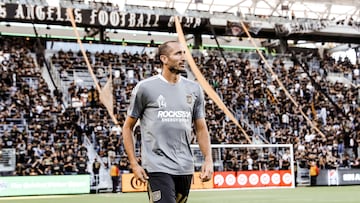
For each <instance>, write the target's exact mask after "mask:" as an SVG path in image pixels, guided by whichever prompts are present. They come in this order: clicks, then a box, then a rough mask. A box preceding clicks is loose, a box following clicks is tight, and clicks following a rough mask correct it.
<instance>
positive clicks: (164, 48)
mask: <svg viewBox="0 0 360 203" xmlns="http://www.w3.org/2000/svg"><path fill="white" fill-rule="evenodd" d="M170 43H179V42H178V41H175V40H171V41H166V42H164V43H162V44H161V45H160V46H159V47H158V51H157V58H158V59H159V61H160V64H161V65H163V62H162V61H161V59H160V56H161V55H167V54H168V53H169V51H170V46H169V44H170Z"/></svg>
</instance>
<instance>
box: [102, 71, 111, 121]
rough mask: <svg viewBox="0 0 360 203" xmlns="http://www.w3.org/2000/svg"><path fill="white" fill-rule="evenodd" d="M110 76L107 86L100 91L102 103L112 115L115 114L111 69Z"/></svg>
mask: <svg viewBox="0 0 360 203" xmlns="http://www.w3.org/2000/svg"><path fill="white" fill-rule="evenodd" d="M109 72H110V76H109V79H108V80H107V82H106V84H105V86H104V87H103V88H102V89H101V91H100V101H101V103H102V104H103V105H104V106H105V107H106V109H107V110H108V112H109V113H110V115H113V114H114V101H113V88H112V74H111V67H110V71H109Z"/></svg>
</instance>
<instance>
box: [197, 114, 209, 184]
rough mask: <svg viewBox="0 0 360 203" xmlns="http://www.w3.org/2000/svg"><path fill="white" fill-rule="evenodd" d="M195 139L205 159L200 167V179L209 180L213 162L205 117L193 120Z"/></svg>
mask: <svg viewBox="0 0 360 203" xmlns="http://www.w3.org/2000/svg"><path fill="white" fill-rule="evenodd" d="M194 124H195V131H196V137H197V141H198V143H199V147H200V150H201V152H202V154H203V156H204V157H205V161H204V163H203V165H202V167H201V175H200V179H201V180H202V181H204V182H205V181H209V180H211V177H212V174H213V172H214V164H213V159H212V154H211V145H210V136H209V131H208V128H207V125H206V121H205V118H199V119H196V120H195V121H194Z"/></svg>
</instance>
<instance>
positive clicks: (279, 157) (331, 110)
mask: <svg viewBox="0 0 360 203" xmlns="http://www.w3.org/2000/svg"><path fill="white" fill-rule="evenodd" d="M12 43H14V44H18V45H21V44H22V43H21V42H19V41H14V40H9V41H6V40H5V41H4V42H3V43H2V45H1V50H2V52H1V54H0V55H1V56H2V58H1V59H0V60H1V61H0V62H1V64H2V65H1V68H2V70H1V73H2V75H1V76H2V78H1V82H0V85H1V88H0V89H1V90H0V96H1V97H0V104H1V105H0V108H1V109H0V110H1V111H0V116H1V117H0V118H1V120H0V122H1V123H0V124H2V125H6V126H7V129H5V130H4V131H3V132H2V134H3V135H2V136H1V138H0V147H2V148H11V147H12V148H16V152H17V166H16V170H15V171H14V175H38V174H76V173H88V172H89V171H88V170H87V168H88V167H87V166H86V165H89V164H90V163H93V161H94V160H89V159H88V157H87V155H86V154H87V149H86V147H85V146H84V143H83V142H84V139H85V138H86V139H87V138H88V139H89V140H90V141H91V142H92V143H93V145H94V149H95V150H96V152H97V153H98V155H100V157H102V162H104V164H105V166H110V165H111V164H112V162H114V161H115V162H121V163H122V169H128V170H131V169H129V168H128V164H126V156H125V153H124V148H123V146H122V142H121V140H122V137H121V129H119V128H118V127H116V126H114V124H113V122H112V120H111V119H110V117H109V116H108V113H107V111H106V109H105V108H104V107H103V105H102V104H101V103H100V102H99V93H98V92H97V91H96V90H95V88H94V87H88V86H82V85H81V84H77V83H76V82H72V83H71V84H70V85H69V87H68V89H67V90H68V91H67V92H59V91H58V90H55V91H53V92H50V91H49V89H48V87H47V85H46V82H45V81H44V79H42V77H41V74H40V68H39V67H38V66H37V65H36V63H35V62H34V58H33V57H31V54H30V53H31V52H30V49H29V48H26V46H14V44H12ZM87 54H88V56H89V58H90V61H91V63H92V65H93V68H94V71H95V72H101V74H97V76H98V78H105V79H106V78H107V77H108V76H109V71H108V70H109V69H108V66H109V65H111V66H112V71H113V73H115V72H117V74H113V75H117V76H116V77H115V78H114V80H113V81H114V83H113V87H114V89H113V93H114V114H115V117H116V118H117V120H118V122H119V124H120V126H122V124H123V122H124V119H125V115H126V107H127V105H128V102H129V97H130V93H131V90H132V88H133V87H134V85H136V83H137V82H138V81H141V80H142V79H144V78H147V77H150V76H151V75H155V74H158V73H159V67H160V65H159V61H158V60H157V59H156V58H155V57H154V55H153V54H152V53H145V52H144V53H141V54H139V53H128V52H126V51H124V52H123V53H111V52H104V51H102V52H101V51H99V52H96V53H91V52H87ZM225 54H226V56H227V57H226V60H225V59H224V58H221V57H220V54H219V53H218V52H217V51H211V50H210V51H208V52H207V54H204V52H199V53H195V52H194V54H193V56H194V60H195V62H196V64H197V66H198V67H199V69H200V71H201V72H202V74H203V75H204V77H205V78H206V79H207V80H208V82H209V84H210V85H211V86H212V87H213V88H214V90H215V91H216V92H217V93H218V95H219V96H220V97H221V98H222V100H223V102H224V103H225V105H226V106H227V107H228V108H229V109H230V111H231V112H233V114H234V115H235V117H236V118H237V119H238V120H239V121H240V123H241V124H242V126H244V129H245V131H246V133H247V135H248V136H249V137H250V138H251V139H252V143H255V144H262V143H271V144H280V143H281V144H293V146H294V151H295V154H294V155H295V160H296V161H298V163H299V166H300V167H308V165H307V164H308V163H309V162H310V161H316V162H317V163H318V165H319V166H320V168H322V169H329V168H339V167H344V168H355V167H359V156H358V155H359V146H358V145H359V142H360V128H359V124H360V116H359V89H358V87H359V84H360V76H359V63H357V64H355V65H354V64H351V63H349V61H348V60H347V59H341V60H338V61H335V59H333V58H331V57H330V56H328V55H326V54H325V57H323V58H319V57H318V56H317V55H314V54H313V55H305V54H298V55H297V56H295V55H293V57H287V56H275V57H274V56H271V55H266V57H267V58H268V59H269V62H270V65H271V68H272V69H273V71H274V72H275V73H276V76H274V75H272V74H271V73H270V72H269V71H268V70H267V67H266V66H265V64H264V62H263V61H261V60H259V58H258V57H250V56H253V54H251V53H237V52H229V53H225ZM49 60H51V61H52V64H53V65H54V66H55V67H56V68H58V72H59V74H60V75H61V78H62V79H64V80H73V79H74V78H71V76H70V75H71V74H68V73H71V72H72V70H73V69H76V68H84V67H85V68H86V66H85V61H84V59H83V57H82V56H81V54H80V53H74V52H72V51H71V50H66V51H59V52H57V53H55V54H54V55H53V56H52V57H51V59H49ZM289 64H290V65H289ZM331 72H341V73H346V76H347V77H348V78H350V82H351V83H349V84H344V83H342V82H335V83H332V82H329V81H327V79H326V77H327V75H328V74H329V73H331ZM24 74H25V75H24ZM189 74H191V73H189ZM23 76H26V77H32V78H33V80H32V81H36V82H35V83H34V82H33V83H32V85H29V84H30V82H29V80H24V78H26V77H23ZM276 77H277V78H278V79H279V80H280V81H281V82H282V83H283V85H284V86H285V87H286V90H287V91H288V92H289V94H290V96H291V98H292V99H294V100H295V101H296V102H297V104H298V106H297V105H295V104H294V103H292V100H291V99H290V97H289V95H287V94H286V93H285V91H284V90H283V89H282V88H281V86H280V84H278V82H277V81H276ZM15 78H16V80H15V81H14V79H15ZM314 82H315V83H314ZM64 94H68V95H69V97H70V98H71V100H69V101H62V98H64V97H63V95H64ZM72 101H81V102H80V103H81V105H78V106H76V108H74V106H72ZM61 102H68V103H69V106H68V107H67V108H64V105H61ZM65 106H67V105H65ZM300 110H301V111H302V112H304V113H305V115H306V116H307V117H308V118H309V119H310V120H311V121H312V125H310V124H309V123H308V122H307V121H306V119H305V118H304V117H303V115H302V114H301V111H300ZM206 115H207V117H206V118H207V123H208V126H209V132H210V135H211V142H212V143H213V144H245V143H248V141H247V139H246V135H244V134H243V133H242V132H241V131H240V129H239V128H238V127H236V125H234V124H233V123H232V122H231V121H230V120H229V118H228V117H227V116H226V115H225V114H224V113H223V112H222V111H221V110H220V109H219V108H218V107H217V106H216V105H215V103H214V102H213V101H212V100H211V99H210V98H208V97H206ZM13 118H17V119H18V120H20V122H21V123H22V124H23V125H22V126H24V127H23V128H22V129H17V127H16V126H18V125H15V123H13V122H10V120H11V119H13ZM9 119H10V120H9ZM9 126H10V127H9ZM314 126H315V127H316V128H318V129H319V130H320V131H321V132H322V134H320V133H318V132H317V131H316V130H314ZM135 137H136V148H137V152H140V130H138V129H137V130H135ZM194 137H195V136H194ZM193 142H194V143H196V140H195V138H194V140H193ZM137 154H138V155H140V153H137ZM289 156H290V155H289V152H288V151H287V150H284V151H281V152H276V153H274V151H272V150H269V149H265V148H264V149H262V150H261V151H254V150H250V149H236V148H226V149H224V150H223V152H222V155H221V157H216V158H217V159H220V160H224V164H223V170H255V169H258V170H265V169H285V168H288V167H289V166H290V165H289ZM139 161H141V157H139Z"/></svg>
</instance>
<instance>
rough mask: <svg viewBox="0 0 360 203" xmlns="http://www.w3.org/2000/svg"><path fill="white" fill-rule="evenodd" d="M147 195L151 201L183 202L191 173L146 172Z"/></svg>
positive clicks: (164, 202)
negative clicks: (147, 178) (147, 177)
mask: <svg viewBox="0 0 360 203" xmlns="http://www.w3.org/2000/svg"><path fill="white" fill-rule="evenodd" d="M148 176H149V180H148V181H149V182H148V195H149V200H150V202H151V203H155V202H156V203H185V202H186V201H187V198H188V195H189V191H190V187H191V180H192V176H193V175H170V174H167V173H148Z"/></svg>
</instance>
